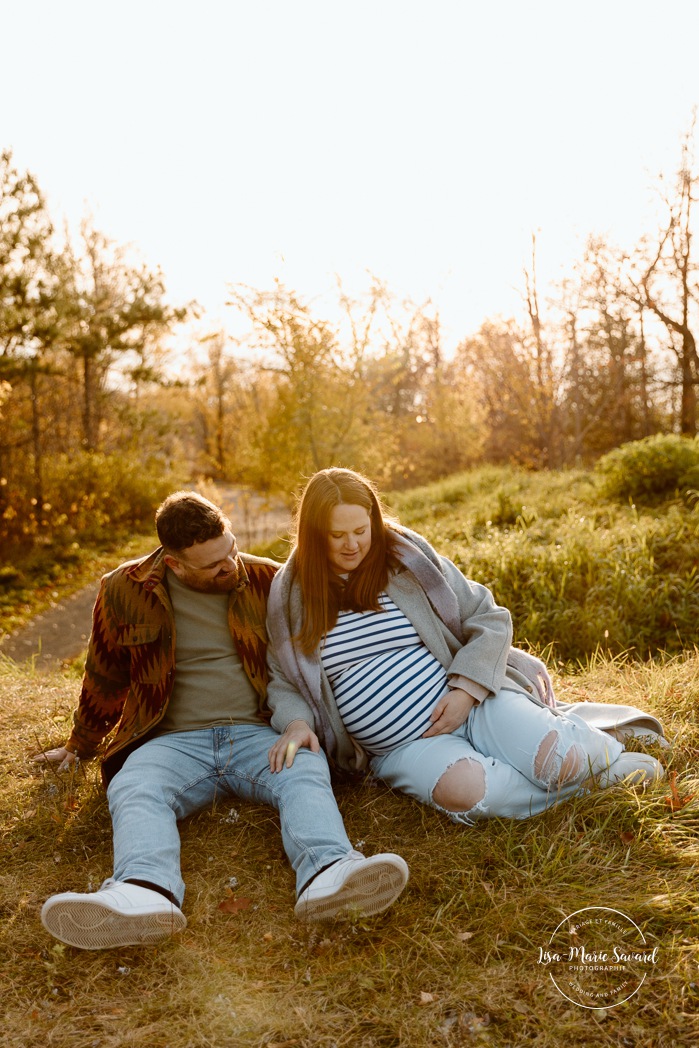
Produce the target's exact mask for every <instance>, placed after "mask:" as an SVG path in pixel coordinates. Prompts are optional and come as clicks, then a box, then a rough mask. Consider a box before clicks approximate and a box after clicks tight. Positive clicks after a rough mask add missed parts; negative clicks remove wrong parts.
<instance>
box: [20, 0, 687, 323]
mask: <svg viewBox="0 0 699 1048" xmlns="http://www.w3.org/2000/svg"><path fill="white" fill-rule="evenodd" d="M0 27H1V32H2V37H3V44H2V61H1V64H0V77H1V79H2V93H1V95H0V148H7V147H11V148H12V149H13V151H14V159H15V163H16V164H17V165H18V166H19V167H20V168H22V169H24V168H28V169H30V170H31V171H32V172H33V173H34V174H35V175H36V176H37V178H38V180H39V183H40V185H41V186H42V188H43V190H44V191H45V193H46V194H47V196H48V199H49V204H50V208H51V212H52V215H53V217H54V219H57V220H59V221H60V220H61V218H62V217H64V216H65V217H66V218H67V219H68V220H69V222H70V223H72V224H73V225H74V226H75V227H76V228H77V224H78V222H79V219H80V217H81V215H82V214H83V213H84V212H85V211H86V210H88V209H89V210H90V211H91V212H92V213H93V214H94V216H95V224H96V225H97V228H99V229H100V230H101V231H103V232H104V233H106V234H107V235H108V236H109V237H111V238H112V239H114V240H116V241H118V242H119V243H133V244H135V245H136V246H137V248H138V249H139V252H140V254H141V256H142V257H143V259H144V260H145V261H146V262H147V263H148V264H149V265H150V266H152V267H155V266H160V267H161V268H162V269H163V272H164V274H165V278H166V282H167V286H168V289H169V293H170V298H171V299H172V301H173V302H176V303H181V302H184V301H189V300H191V299H193V298H196V299H198V300H199V301H200V302H201V303H202V304H203V305H204V306H205V307H206V308H207V310H208V312H209V314H210V317H211V325H212V327H213V326H215V325H216V324H218V323H220V322H221V320H222V319H223V321H224V322H225V318H226V313H227V311H226V310H225V308H224V307H223V303H224V301H225V297H226V285H227V284H229V283H233V282H239V281H240V282H244V283H247V284H250V285H252V286H254V287H258V288H269V287H271V286H272V283H273V280H274V278H275V277H278V278H279V279H281V280H282V281H283V282H284V283H286V284H287V285H288V286H290V287H293V288H295V289H296V290H297V291H298V292H300V293H301V294H302V295H303V296H304V297H307V298H316V297H320V299H321V302H322V301H323V296H327V295H328V293H329V292H331V291H332V289H333V288H334V284H335V274H337V275H339V276H340V277H341V278H342V280H343V282H344V284H345V285H346V286H347V288H348V289H349V290H352V291H358V290H360V289H362V288H366V287H367V286H368V278H367V275H366V274H367V271H371V272H372V273H374V274H376V275H377V276H378V277H380V278H381V279H382V280H384V281H385V282H386V283H387V284H388V286H389V288H390V289H392V290H393V291H394V292H396V293H397V294H398V295H399V296H409V297H411V298H413V299H414V300H415V301H417V302H423V301H424V300H426V299H427V298H431V299H432V301H433V302H434V303H435V305H436V306H438V307H439V310H440V314H441V317H442V320H443V322H444V324H445V329H446V330H445V333H446V336H447V341H448V342H449V341H452V342H456V341H458V339H459V338H460V337H463V336H464V335H466V334H469V333H471V332H472V331H475V330H476V329H477V328H478V326H479V325H480V323H481V321H482V320H484V319H485V318H486V317H488V316H493V315H494V314H498V313H502V314H506V315H509V314H512V313H513V312H515V311H518V310H519V308H520V298H519V294H518V292H519V291H520V290H521V289H522V286H523V279H522V269H523V266H524V265H525V264H526V263H527V262H528V258H529V243H530V236H531V233H532V231H536V232H537V237H538V244H539V254H538V258H539V280H540V297H542V298H543V297H544V293H545V290H546V284H547V282H548V281H549V280H552V279H555V278H557V277H559V276H561V275H564V274H565V273H566V272H568V271H569V268H570V266H571V264H572V262H573V260H574V259H576V258H577V257H579V256H580V254H581V252H582V243H583V241H584V239H585V237H586V236H587V234H589V233H599V232H605V233H608V234H609V235H610V237H611V238H612V239H614V240H615V241H617V242H619V243H621V244H623V245H625V246H628V247H631V246H633V245H634V243H635V242H636V241H637V240H638V238H639V237H640V236H641V234H642V233H644V232H646V231H648V230H649V229H650V230H652V229H653V228H654V227H655V224H656V221H657V220H656V219H655V217H654V208H655V207H656V205H657V193H656V189H655V188H654V187H655V186H656V185H657V181H656V176H657V175H658V174H659V173H660V172H661V171H662V172H665V174H666V175H672V173H673V172H674V171H675V170H676V168H677V165H678V161H679V157H680V141H681V137H682V135H683V133H684V132H685V131H686V130H687V128H688V127H689V124H690V120H691V113H692V107H693V106H694V105H696V104H698V103H699V61H697V46H698V44H697V42H698V41H699V3H697V2H696V0H655V2H649V0H603V2H600V0H586V2H584V3H581V2H579V0H119V2H115V0H60V2H56V0H25V2H18V0H0ZM319 312H321V310H320V309H319Z"/></svg>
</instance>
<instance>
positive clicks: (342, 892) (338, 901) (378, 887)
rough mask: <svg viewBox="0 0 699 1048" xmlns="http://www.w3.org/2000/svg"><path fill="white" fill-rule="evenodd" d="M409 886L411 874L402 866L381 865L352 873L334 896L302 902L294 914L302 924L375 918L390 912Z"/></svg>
mask: <svg viewBox="0 0 699 1048" xmlns="http://www.w3.org/2000/svg"><path fill="white" fill-rule="evenodd" d="M407 882H408V877H407V874H406V873H405V872H404V871H403V870H402V869H401V868H400V867H399V866H395V865H394V864H393V863H390V862H377V863H376V864H375V865H373V866H365V867H363V868H362V869H361V870H357V871H356V872H355V873H351V874H350V875H349V876H348V877H347V880H346V881H345V882H344V883H343V884H341V885H340V886H339V888H338V889H337V891H336V892H334V894H333V895H326V896H324V897H321V898H317V899H314V898H310V899H299V901H298V902H297V903H296V906H295V908H294V914H295V915H296V916H297V917H298V918H299V919H300V920H302V921H331V920H333V918H335V917H371V916H372V915H373V914H375V913H381V911H382V910H387V909H388V907H389V906H390V905H391V903H392V902H394V901H395V900H396V899H397V898H398V896H399V895H400V893H401V892H402V891H403V888H405V885H406V884H407Z"/></svg>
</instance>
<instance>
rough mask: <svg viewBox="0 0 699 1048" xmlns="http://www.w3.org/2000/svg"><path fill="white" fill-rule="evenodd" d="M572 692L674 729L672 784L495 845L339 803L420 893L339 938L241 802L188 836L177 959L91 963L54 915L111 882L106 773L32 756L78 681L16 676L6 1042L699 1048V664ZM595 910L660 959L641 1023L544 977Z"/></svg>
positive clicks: (359, 798) (385, 797)
mask: <svg viewBox="0 0 699 1048" xmlns="http://www.w3.org/2000/svg"><path fill="white" fill-rule="evenodd" d="M556 685H557V690H558V693H559V695H560V697H561V698H564V699H566V700H569V701H570V700H580V699H585V698H589V699H593V698H594V699H602V700H606V701H625V702H635V703H637V704H640V705H642V706H643V707H644V708H646V709H648V710H650V711H652V712H654V713H655V714H656V715H658V716H660V717H661V719H663V720H664V722H665V723H666V724H667V730H668V735H669V736H670V737H671V738H672V739H673V740H674V745H673V749H672V750H671V751H670V753H669V755H667V754H666V755H664V756H663V760H664V761H665V762H666V764H667V766H668V772H669V776H670V777H669V778H668V779H667V780H666V781H665V782H663V783H659V784H657V785H654V786H652V787H649V788H647V789H640V788H639V789H628V788H624V787H617V788H614V789H611V790H606V791H598V792H597V793H595V794H593V795H591V796H588V797H586V798H581V799H579V800H576V801H574V802H571V803H568V804H566V805H562V806H561V807H559V808H556V809H553V810H551V811H549V812H547V813H545V814H544V815H542V816H539V817H537V818H534V819H531V820H528V821H524V822H505V821H498V820H495V821H492V822H489V823H486V824H482V825H479V826H478V827H477V828H474V829H465V828H461V827H458V826H456V825H454V824H452V823H451V822H449V821H448V820H447V819H446V818H445V817H443V816H441V815H440V814H438V813H436V812H434V811H432V810H430V809H427V808H425V807H422V806H420V805H418V804H416V803H414V802H413V801H411V800H409V799H407V798H405V797H403V796H398V795H395V794H392V793H391V792H390V791H388V790H387V789H385V788H384V787H382V786H376V785H371V784H370V783H366V782H364V783H362V784H360V785H348V784H340V785H338V787H337V793H338V798H339V803H340V806H341V809H342V812H343V815H344V817H345V821H346V825H347V827H348V831H349V834H350V839H351V840H352V841H353V843H355V844H359V845H360V846H361V847H363V848H364V849H365V850H366V852H367V854H371V853H373V852H376V851H382V850H394V851H397V852H399V853H400V854H402V855H403V856H404V857H405V859H406V860H407V862H408V863H409V866H410V870H411V878H410V881H409V883H408V886H407V888H406V890H405V892H404V893H403V895H402V896H401V897H400V899H399V900H398V902H397V903H396V904H395V905H394V906H393V907H392V908H391V909H389V910H388V911H386V913H384V914H381V915H380V916H379V917H377V918H374V919H372V920H371V921H366V922H364V921H362V920H357V921H355V922H335V923H330V924H328V925H325V926H323V925H316V926H305V925H303V924H301V923H299V922H298V921H296V920H295V918H294V916H293V903H294V893H293V877H292V873H291V870H290V868H289V866H288V865H287V863H286V860H285V857H284V855H283V852H282V848H281V841H280V835H279V830H278V820H277V817H276V815H275V813H274V812H273V811H271V810H270V809H266V808H262V807H255V806H251V805H249V804H244V803H241V802H237V801H230V802H226V803H223V804H222V805H221V806H220V807H219V808H218V809H217V810H215V811H211V812H205V813H202V814H201V815H198V816H195V817H194V818H192V819H190V820H188V821H187V822H186V823H185V824H184V825H183V826H182V842H183V851H182V864H183V871H184V876H185V880H186V882H187V886H188V890H187V898H186V900H185V907H184V908H185V912H186V915H187V918H188V922H189V923H188V927H187V928H186V930H185V931H184V932H183V933H182V934H180V935H179V936H178V937H176V938H173V939H171V940H168V941H166V942H165V943H164V944H161V945H160V946H158V947H157V948H125V949H118V950H110V951H98V952H87V951H80V950H77V949H73V948H71V947H67V946H63V945H62V944H60V943H58V942H56V941H55V940H53V939H51V938H50V937H49V936H48V934H47V933H46V932H45V931H44V929H43V928H42V926H41V923H40V921H39V910H40V908H41V904H42V903H43V901H44V899H45V898H46V897H47V896H49V895H51V894H52V893H54V892H57V891H64V890H77V891H88V890H90V889H93V890H94V889H96V888H97V887H98V886H99V884H100V882H101V880H102V879H103V878H104V877H106V876H108V875H109V874H110V872H111V831H110V820H109V814H108V811H107V807H106V800H105V797H104V793H103V791H102V788H101V786H100V784H99V781H98V774H97V767H96V765H94V764H91V765H83V766H82V767H81V768H80V770H79V772H78V773H77V774H75V775H73V774H63V775H61V776H58V775H57V774H56V773H55V772H54V771H52V770H51V769H46V770H40V769H38V768H36V767H35V766H34V765H32V764H31V763H30V761H29V760H28V755H30V754H31V753H33V752H36V750H37V749H38V748H40V747H43V746H47V745H49V744H51V743H56V742H59V741H62V740H63V739H64V738H65V737H66V735H67V731H68V722H69V717H70V714H71V712H72V709H73V706H74V704H75V700H76V697H77V692H78V687H79V681H78V678H77V676H76V675H75V674H72V675H71V674H66V673H63V674H60V673H55V674H45V675H37V674H34V673H32V672H31V671H30V670H29V669H22V668H18V667H17V666H15V665H14V664H11V663H9V662H7V661H6V662H4V663H2V664H1V665H0V694H1V695H2V705H1V710H2V714H1V716H2V731H1V732H0V747H1V750H2V760H1V761H0V774H1V775H2V786H3V789H2V795H1V799H0V810H1V824H2V853H1V856H0V871H1V872H0V890H1V896H0V905H1V907H2V916H3V920H2V925H1V931H0V935H1V937H2V943H1V947H2V948H1V950H0V970H1V972H2V986H3V996H4V1000H3V1011H4V1022H3V1044H5V1045H7V1046H8V1048H33V1046H42V1048H46V1046H51V1048H68V1046H70V1048H117V1046H118V1048H122V1046H134V1048H135V1046H138V1048H248V1046H250V1048H253V1046H254V1048H258V1046H259V1048H262V1046H266V1048H274V1046H276V1048H281V1046H285V1048H291V1046H298V1048H310V1046H313V1048H321V1046H322V1048H398V1046H400V1048H427V1046H445V1048H446V1046H457V1045H493V1046H497V1048H500V1046H513V1048H518V1046H520V1045H537V1046H541V1048H554V1046H555V1048H559V1046H561V1045H565V1046H566V1048H575V1046H582V1045H590V1046H604V1045H615V1046H617V1045H618V1046H634V1048H637V1046H646V1048H659V1046H667V1048H671V1046H673V1048H674V1046H687V1048H689V1046H695V1045H697V1044H698V1043H699V985H698V984H699V972H698V971H697V961H698V960H699V944H698V936H697V932H698V930H699V878H698V877H697V859H698V858H699V843H698V837H697V833H698V831H699V801H698V800H697V797H698V795H699V778H698V777H697V771H696V768H697V757H698V751H699V729H698V728H697V722H696V713H695V711H696V706H697V701H698V700H699V655H697V654H694V655H691V656H686V657H681V658H677V659H674V660H672V661H668V662H666V663H665V664H662V663H660V662H657V661H656V662H655V663H648V664H640V663H633V662H624V661H619V660H617V661H613V660H611V659H601V658H600V659H597V660H593V661H592V662H591V664H590V665H588V667H587V669H586V670H585V671H584V672H582V673H581V674H579V675H575V676H565V677H559V678H558V679H557V680H556ZM674 776H676V778H675V777H674ZM360 842H361V843H360ZM221 904H223V908H222V907H221ZM583 908H594V909H595V911H596V912H597V911H598V908H606V909H607V910H617V911H620V913H621V914H623V915H624V918H620V919H622V920H625V919H628V920H630V921H633V922H634V924H635V925H636V926H637V928H638V929H639V930H640V932H641V933H642V935H643V938H644V940H645V943H646V944H647V946H646V948H647V950H648V951H652V950H654V949H655V950H656V952H655V955H654V960H653V961H652V962H650V963H646V964H645V966H643V965H642V966H641V967H640V968H639V967H638V966H637V967H636V969H633V971H631V979H632V981H633V979H636V980H639V979H640V978H641V968H642V969H643V974H645V976H646V977H645V979H644V981H643V983H642V985H640V987H639V988H638V989H637V992H635V993H634V994H633V996H632V997H631V998H630V999H629V1000H627V1001H626V1003H623V1004H618V1005H614V1003H613V1000H612V999H611V998H608V997H605V998H604V999H603V1006H600V1007H583V1006H581V1005H580V1004H579V1003H572V1002H571V1001H570V1000H568V999H566V997H565V996H564V995H563V994H562V992H560V990H559V989H557V987H556V985H554V983H553V981H552V978H551V971H550V969H549V967H548V965H547V963H546V962H545V961H542V959H541V957H542V955H541V951H542V950H544V949H546V948H547V947H548V946H549V943H550V941H551V938H552V936H553V934H554V932H555V930H556V928H557V927H558V926H559V924H561V922H562V921H564V920H565V918H567V917H568V916H569V915H571V914H574V913H576V911H579V910H581V909H583ZM590 912H592V911H590ZM631 968H633V965H632V966H631ZM627 974H628V973H627ZM592 978H593V980H594V979H596V978H597V977H596V976H594V975H593V976H592ZM599 978H600V979H602V977H599ZM635 985H636V984H635V983H634V986H635Z"/></svg>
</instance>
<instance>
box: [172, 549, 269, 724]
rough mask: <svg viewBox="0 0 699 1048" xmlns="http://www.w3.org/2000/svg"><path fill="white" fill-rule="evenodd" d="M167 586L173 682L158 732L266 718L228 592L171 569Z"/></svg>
mask: <svg viewBox="0 0 699 1048" xmlns="http://www.w3.org/2000/svg"><path fill="white" fill-rule="evenodd" d="M167 585H168V590H169V591H170V600H171V601H172V607H173V609H174V612H175V631H176V632H175V684H174V688H173V692H172V696H171V698H170V702H169V704H168V708H167V710H166V713H165V716H164V717H163V719H162V721H161V722H160V724H159V725H158V728H157V734H158V735H164V734H166V733H170V732H173V731H193V730H195V729H197V728H212V727H214V726H215V725H217V724H260V723H263V721H262V718H261V717H260V715H259V712H258V699H257V692H256V691H255V689H254V688H253V686H252V684H251V683H250V680H249V679H248V676H247V674H246V672H245V670H244V669H243V665H242V662H241V661H240V656H239V655H238V652H237V651H236V650H235V645H234V643H233V638H232V637H231V634H230V630H229V629H228V594H227V593H198V592H197V591H196V590H193V589H191V588H190V587H189V586H187V585H185V583H183V582H181V581H180V580H179V579H178V577H177V575H175V573H174V571H171V570H170V569H169V568H168V571H167Z"/></svg>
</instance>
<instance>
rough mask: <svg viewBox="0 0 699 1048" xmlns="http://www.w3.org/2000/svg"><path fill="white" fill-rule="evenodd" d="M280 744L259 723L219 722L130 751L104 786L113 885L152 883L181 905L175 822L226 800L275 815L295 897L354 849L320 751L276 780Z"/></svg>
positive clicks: (306, 754) (305, 755)
mask: <svg viewBox="0 0 699 1048" xmlns="http://www.w3.org/2000/svg"><path fill="white" fill-rule="evenodd" d="M278 738H279V736H278V735H277V733H276V732H275V731H273V730H272V728H270V727H269V725H267V724H260V725H255V724H238V725H230V726H228V725H227V726H225V727H217V728H202V729H198V730H194V731H183V732H173V733H172V734H171V735H161V736H159V737H158V738H155V739H150V740H148V741H147V742H144V743H143V745H142V746H139V748H138V749H137V750H134V752H133V753H131V754H129V756H128V758H127V759H126V761H125V762H124V766H123V767H122V768H121V770H120V771H118V772H117V774H116V775H115V776H114V778H113V779H112V781H111V782H110V783H109V786H108V788H107V798H108V800H109V811H110V814H111V816H112V828H113V834H114V874H113V880H117V881H123V880H126V879H127V878H135V879H137V880H144V881H150V882H151V883H152V884H158V885H160V887H161V888H167V890H168V891H170V892H171V893H172V894H173V895H174V897H175V899H176V900H177V902H178V905H180V906H181V905H182V899H183V897H184V887H185V886H184V882H183V880H182V875H181V873H180V835H179V830H178V827H177V822H178V821H179V820H180V819H184V818H185V817H186V816H187V815H191V814H193V813H194V812H197V811H200V810H201V809H202V808H206V807H210V806H211V805H213V804H216V803H218V804H224V803H225V802H226V801H230V799H231V798H232V797H239V798H242V799H244V800H250V801H253V802H255V803H257V804H269V805H271V806H272V807H273V808H276V809H277V810H278V812H279V817H280V821H281V831H282V841H283V844H284V850H285V851H286V854H287V856H288V858H289V861H290V863H291V865H292V866H293V868H294V870H295V871H296V887H297V892H298V891H299V890H300V889H301V888H302V887H303V886H304V885H305V884H306V882H307V881H310V880H311V879H312V878H313V877H315V875H316V874H317V873H318V872H319V871H320V870H321V869H323V867H325V866H329V865H330V863H332V862H335V861H336V860H337V859H343V858H344V857H345V856H346V855H347V853H348V852H349V851H351V849H352V845H351V844H350V842H349V839H348V837H347V834H346V833H345V827H344V824H343V821H342V816H341V815H340V812H339V810H338V807H337V804H336V802H335V797H334V795H333V791H332V787H331V785H330V772H329V769H328V762H327V760H326V758H325V754H324V753H323V752H322V751H321V752H320V753H312V752H311V751H310V750H307V749H302V750H299V752H298V753H297V754H296V760H295V761H294V763H293V765H292V766H291V768H285V769H284V771H283V772H281V773H279V774H275V773H274V772H272V771H271V770H270V767H269V759H268V757H267V753H268V751H269V749H270V747H271V746H272V745H273V744H274V743H275V742H276V741H277V740H278ZM223 836H224V835H222V840H221V844H222V846H225V845H224V842H223ZM243 861H244V858H243Z"/></svg>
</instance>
